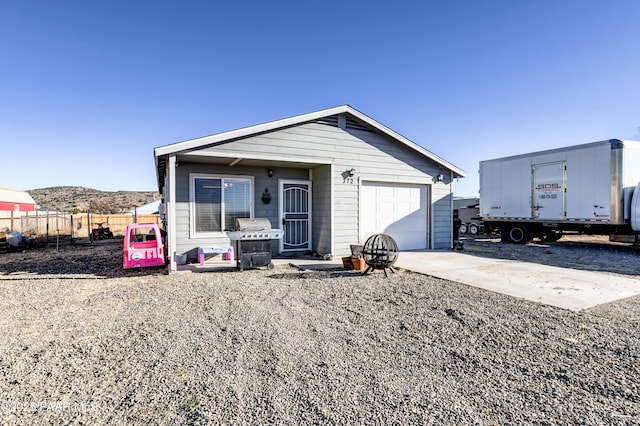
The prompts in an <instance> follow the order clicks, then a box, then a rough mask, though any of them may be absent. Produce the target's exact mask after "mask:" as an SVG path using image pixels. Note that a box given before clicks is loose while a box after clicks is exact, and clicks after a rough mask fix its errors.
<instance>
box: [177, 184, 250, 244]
mask: <svg viewBox="0 0 640 426" xmlns="http://www.w3.org/2000/svg"><path fill="white" fill-rule="evenodd" d="M196 179H220V180H221V181H222V182H221V183H222V185H223V186H224V181H225V179H243V180H248V181H249V198H250V200H249V215H250V217H253V214H254V198H255V192H254V188H255V185H254V176H250V175H228V174H210V173H189V237H190V238H208V237H221V236H225V237H226V233H225V231H224V229H223V230H222V231H212V232H196V206H195V200H196V197H195V195H196V194H195V191H196ZM221 199H222V202H221V206H222V207H221V213H220V215H221V217H220V221H221V222H220V223H222V224H224V214H225V208H224V206H225V202H224V191H222V193H221Z"/></svg>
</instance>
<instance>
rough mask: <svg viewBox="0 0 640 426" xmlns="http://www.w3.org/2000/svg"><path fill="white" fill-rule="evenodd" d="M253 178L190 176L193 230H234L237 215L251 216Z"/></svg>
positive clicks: (196, 232)
mask: <svg viewBox="0 0 640 426" xmlns="http://www.w3.org/2000/svg"><path fill="white" fill-rule="evenodd" d="M251 186H252V185H251V179H250V178H240V177H224V176H201V175H199V176H192V177H191V206H192V208H191V220H192V227H191V229H192V232H193V233H194V234H204V233H211V232H222V231H227V230H230V229H234V228H235V226H236V218H240V217H251V202H252V199H253V197H252V193H253V191H252V188H251Z"/></svg>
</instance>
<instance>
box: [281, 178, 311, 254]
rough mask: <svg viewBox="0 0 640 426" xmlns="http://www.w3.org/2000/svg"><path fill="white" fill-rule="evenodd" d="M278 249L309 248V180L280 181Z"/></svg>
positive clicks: (282, 250) (283, 250) (284, 250)
mask: <svg viewBox="0 0 640 426" xmlns="http://www.w3.org/2000/svg"><path fill="white" fill-rule="evenodd" d="M280 194H281V196H280V222H281V223H282V229H283V230H284V236H283V237H282V240H280V251H281V252H286V251H296V250H305V251H307V250H311V182H310V181H306V180H281V181H280Z"/></svg>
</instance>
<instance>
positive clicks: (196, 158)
mask: <svg viewBox="0 0 640 426" xmlns="http://www.w3.org/2000/svg"><path fill="white" fill-rule="evenodd" d="M176 161H177V162H178V163H179V162H181V161H183V162H185V163H187V162H188V163H201V164H220V165H226V166H236V165H241V166H254V167H272V168H277V167H279V168H314V167H319V166H324V165H327V164H331V161H330V160H327V161H326V162H318V161H317V160H313V161H307V160H305V159H303V158H295V157H294V158H265V157H260V156H259V155H247V154H239V153H238V154H228V155H221V153H217V154H216V155H215V156H213V155H207V154H204V155H203V154H200V153H195V152H190V153H186V154H178V155H177V156H176Z"/></svg>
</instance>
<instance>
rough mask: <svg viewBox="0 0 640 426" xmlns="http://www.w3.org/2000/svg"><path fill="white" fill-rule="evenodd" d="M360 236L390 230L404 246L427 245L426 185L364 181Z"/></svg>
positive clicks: (368, 235)
mask: <svg viewBox="0 0 640 426" xmlns="http://www.w3.org/2000/svg"><path fill="white" fill-rule="evenodd" d="M360 208H361V211H360V240H361V241H362V242H363V243H364V242H365V241H366V240H367V238H369V237H370V236H371V235H373V234H387V235H390V236H391V237H393V239H394V240H396V242H397V243H398V248H399V249H400V250H418V249H426V248H427V223H428V222H427V187H426V185H412V184H386V183H376V182H363V183H362V188H361V192H360Z"/></svg>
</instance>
